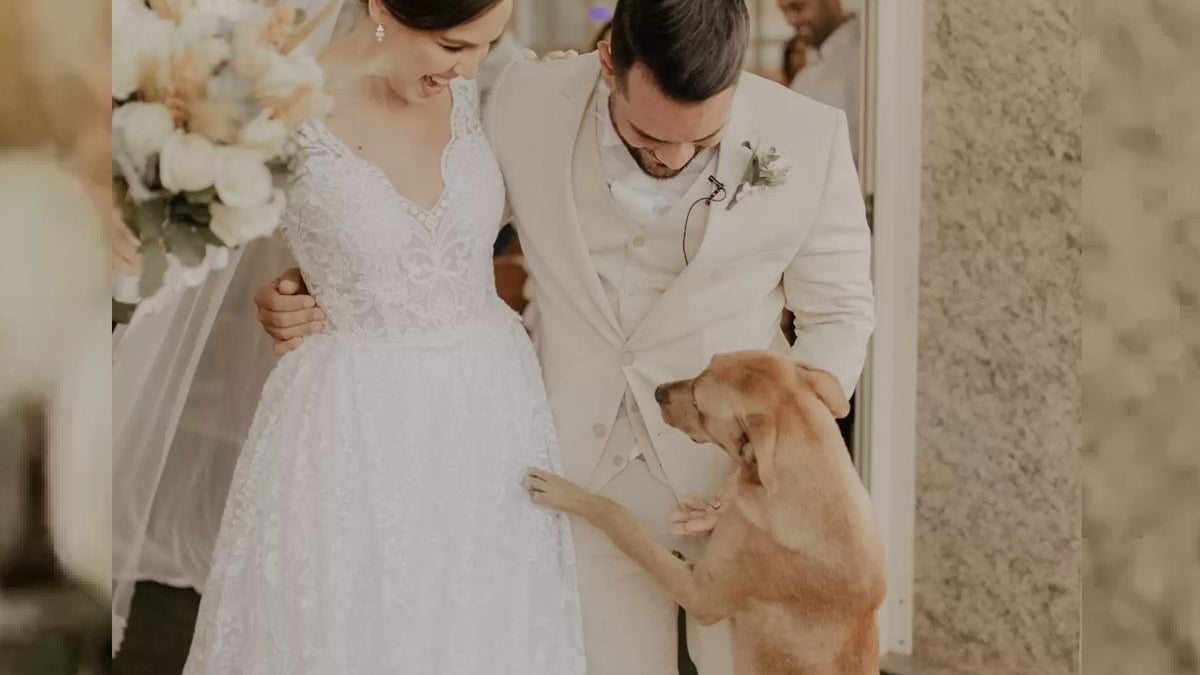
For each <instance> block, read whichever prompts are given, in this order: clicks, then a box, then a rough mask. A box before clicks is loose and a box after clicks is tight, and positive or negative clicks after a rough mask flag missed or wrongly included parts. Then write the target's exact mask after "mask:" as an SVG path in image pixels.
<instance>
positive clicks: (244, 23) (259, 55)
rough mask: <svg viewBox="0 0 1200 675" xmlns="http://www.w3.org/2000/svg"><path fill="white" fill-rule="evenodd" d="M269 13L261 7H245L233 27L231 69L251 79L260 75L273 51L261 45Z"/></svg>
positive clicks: (273, 53)
mask: <svg viewBox="0 0 1200 675" xmlns="http://www.w3.org/2000/svg"><path fill="white" fill-rule="evenodd" d="M270 23H271V13H270V11H268V10H267V9H266V8H264V7H262V6H261V5H247V6H246V7H245V8H244V9H243V11H242V13H241V15H240V16H239V17H238V20H237V23H235V24H234V27H233V67H234V69H235V70H236V71H237V72H238V73H239V74H241V75H243V76H245V77H249V78H251V79H254V78H257V77H258V76H259V75H262V73H263V71H265V70H266V69H267V66H269V65H270V61H271V57H272V56H277V54H276V53H275V51H274V50H273V49H271V48H270V47H269V46H268V45H266V44H264V43H263V35H264V34H265V33H266V31H267V26H268V25H270Z"/></svg>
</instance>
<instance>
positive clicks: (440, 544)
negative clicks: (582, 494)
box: [185, 312, 584, 675]
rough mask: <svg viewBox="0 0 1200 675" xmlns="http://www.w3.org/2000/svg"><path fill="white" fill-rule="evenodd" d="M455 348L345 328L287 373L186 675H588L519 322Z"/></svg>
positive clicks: (229, 527)
mask: <svg viewBox="0 0 1200 675" xmlns="http://www.w3.org/2000/svg"><path fill="white" fill-rule="evenodd" d="M462 333H463V334H461V335H458V336H455V339H453V340H450V341H448V342H442V343H441V344H425V345H414V344H407V343H405V342H403V341H400V342H397V341H387V340H373V339H363V338H357V337H353V336H346V335H338V334H328V335H321V336H316V337H312V338H309V339H308V340H306V341H305V343H304V344H303V345H302V346H301V348H300V349H298V350H296V351H294V352H292V353H291V354H289V355H287V356H285V357H284V358H283V359H281V360H280V362H279V364H278V366H277V367H276V369H275V371H274V372H273V373H272V375H271V377H270V379H269V381H268V383H267V385H266V387H265V389H264V392H263V396H262V400H261V403H260V405H259V409H258V412H257V415H256V418H255V422H254V425H253V428H252V430H251V432H250V437H249V439H248V441H247V443H246V445H245V447H244V449H243V452H242V456H241V458H240V459H239V463H238V466H237V469H236V471H235V475H234V481H233V485H232V487H231V489H230V497H229V501H228V503H227V505H226V507H225V515H224V519H223V521H222V526H221V533H220V535H219V537H218V542H217V547H216V551H215V552H214V557H213V565H212V572H211V574H210V576H209V580H208V582H207V584H206V587H205V591H204V595H203V601H202V604H201V609H200V615H199V619H198V622H197V627H196V634H195V637H194V640H193V644H192V649H191V654H190V656H189V659H188V663H187V667H186V669H185V673H186V674H187V675H202V674H204V675H215V674H218V673H221V674H229V673H238V674H247V675H259V674H261V675H279V674H281V673H288V675H305V674H307V675H333V674H335V673H336V674H338V675H383V674H385V673H387V674H389V675H392V674H397V673H404V674H411V675H482V674H484V673H487V674H488V675H583V673H584V663H583V661H584V659H583V644H582V629H581V626H580V621H581V620H580V614H579V603H578V591H577V588H576V584H575V569H574V547H573V543H572V540H571V534H570V530H569V525H568V522H567V520H566V518H565V517H563V516H561V515H558V514H553V513H549V512H547V511H544V510H541V509H539V508H538V507H535V506H533V505H532V504H531V503H530V502H529V499H528V496H527V495H526V494H525V492H524V490H523V489H522V486H521V480H522V477H523V475H524V472H525V470H526V469H527V468H528V467H545V468H548V469H551V470H560V465H559V459H558V447H557V444H556V440H555V435H554V427H553V420H552V418H551V414H550V409H549V407H548V405H547V403H546V400H545V393H544V389H543V385H542V379H541V373H540V369H539V367H538V364H537V361H536V357H535V355H534V353H533V350H532V348H531V346H530V344H529V340H528V338H527V337H526V335H525V333H524V330H523V329H522V328H521V326H520V324H519V322H518V321H517V320H516V317H515V315H513V314H511V313H510V312H506V313H505V315H504V316H499V315H497V317H496V318H495V319H494V320H491V319H489V320H487V321H483V322H480V323H479V325H476V326H473V327H471V328H470V329H464V330H463V331H462Z"/></svg>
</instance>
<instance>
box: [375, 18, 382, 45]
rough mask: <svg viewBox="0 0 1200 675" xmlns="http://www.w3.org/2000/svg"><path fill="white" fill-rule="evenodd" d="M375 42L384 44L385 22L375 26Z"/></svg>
mask: <svg viewBox="0 0 1200 675" xmlns="http://www.w3.org/2000/svg"><path fill="white" fill-rule="evenodd" d="M375 41H376V42H383V22H382V21H380V22H379V23H378V24H376V25H375Z"/></svg>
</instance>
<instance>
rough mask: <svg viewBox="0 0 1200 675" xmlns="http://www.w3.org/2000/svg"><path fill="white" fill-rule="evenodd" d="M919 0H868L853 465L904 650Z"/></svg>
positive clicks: (898, 644)
mask: <svg viewBox="0 0 1200 675" xmlns="http://www.w3.org/2000/svg"><path fill="white" fill-rule="evenodd" d="M922 5H923V2H922V0H869V5H868V7H867V10H868V11H867V17H868V21H867V26H866V29H867V32H866V34H865V36H864V37H865V38H866V39H864V41H863V42H864V45H866V47H865V50H866V55H865V58H866V61H865V62H866V63H867V64H868V66H869V67H867V68H865V69H864V70H865V71H866V73H867V74H866V80H867V81H866V83H865V85H866V86H865V87H864V92H865V93H866V96H865V97H864V100H865V101H866V103H867V104H866V105H864V110H865V113H864V115H863V117H864V119H863V120H862V123H863V124H864V126H863V127H862V128H864V129H868V130H873V132H874V133H873V134H870V133H869V134H864V140H865V143H864V144H863V145H864V153H865V155H864V158H863V162H862V164H860V166H863V167H869V170H868V171H866V172H864V187H865V188H866V193H867V195H868V199H869V200H870V201H871V203H872V205H873V214H874V220H873V223H874V238H873V240H874V247H873V248H874V252H875V253H874V260H873V265H872V274H873V276H874V281H875V295H876V307H877V310H876V312H877V317H876V328H875V336H874V338H873V339H872V341H871V347H870V350H869V352H868V356H867V368H866V371H865V374H864V377H863V382H862V385H861V387H860V394H859V399H860V400H861V411H862V412H861V414H860V415H859V417H858V426H857V429H856V432H857V433H856V442H855V449H856V456H857V458H858V460H859V462H858V464H859V471H860V473H861V474H862V477H863V480H864V481H865V482H866V484H867V487H868V488H869V490H870V492H871V497H872V500H873V503H874V506H875V514H876V517H877V518H878V519H879V523H880V527H881V530H882V533H883V537H884V544H885V547H886V550H887V576H888V595H887V599H886V600H885V601H884V604H883V607H882V608H881V609H880V612H879V631H880V650H881V652H883V653H884V654H911V653H912V623H913V621H912V618H913V536H914V528H913V521H914V512H915V508H916V504H915V464H916V461H915V460H916V395H917V310H918V306H917V289H918V282H919V276H918V263H919V255H920V217H921V123H922V109H921V98H922V82H923V77H924V62H923V49H922V47H923V44H922V43H923V40H924V25H923V11H922V10H923V8H922Z"/></svg>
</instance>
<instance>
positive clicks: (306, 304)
mask: <svg viewBox="0 0 1200 675" xmlns="http://www.w3.org/2000/svg"><path fill="white" fill-rule="evenodd" d="M254 304H255V305H258V322H259V323H261V324H262V327H263V330H265V331H267V333H268V334H269V335H270V336H271V338H272V339H273V340H274V341H275V347H274V348H275V353H276V354H279V355H280V356H282V355H284V354H286V353H288V352H290V351H292V350H293V349H295V348H296V347H299V346H300V343H301V342H303V341H304V338H305V337H306V336H309V335H313V334H315V333H319V332H321V331H322V330H324V329H325V312H323V311H321V308H320V307H317V301H316V300H315V299H313V297H312V296H310V295H309V294H308V287H307V286H305V285H304V278H303V277H302V276H300V270H298V269H296V268H294V267H293V268H292V269H290V270H288V271H286V272H284V273H283V274H282V275H280V276H279V278H278V279H275V280H274V281H272V282H271V283H269V284H266V285H264V286H262V287H261V288H259V289H258V291H256V292H255V293H254Z"/></svg>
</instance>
